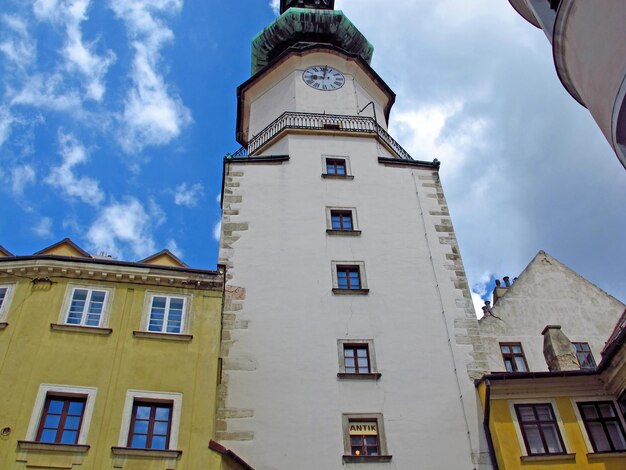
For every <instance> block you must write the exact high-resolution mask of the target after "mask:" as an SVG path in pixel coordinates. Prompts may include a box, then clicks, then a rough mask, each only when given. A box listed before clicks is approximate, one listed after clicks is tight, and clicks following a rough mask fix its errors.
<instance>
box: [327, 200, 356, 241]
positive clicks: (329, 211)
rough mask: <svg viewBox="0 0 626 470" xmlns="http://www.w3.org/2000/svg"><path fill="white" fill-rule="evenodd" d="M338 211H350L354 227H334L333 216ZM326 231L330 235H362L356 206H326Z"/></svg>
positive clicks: (345, 212) (344, 212)
mask: <svg viewBox="0 0 626 470" xmlns="http://www.w3.org/2000/svg"><path fill="white" fill-rule="evenodd" d="M337 213H343V214H347V213H350V220H351V223H352V229H346V228H334V227H333V216H335V215H336V214H337ZM326 233H327V234H329V235H353V236H354V235H361V230H360V229H359V221H358V218H357V211H356V208H355V207H337V206H332V207H326Z"/></svg>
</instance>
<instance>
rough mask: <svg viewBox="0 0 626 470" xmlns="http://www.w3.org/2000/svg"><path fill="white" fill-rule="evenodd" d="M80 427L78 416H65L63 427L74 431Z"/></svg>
mask: <svg viewBox="0 0 626 470" xmlns="http://www.w3.org/2000/svg"><path fill="white" fill-rule="evenodd" d="M78 428H80V416H68V417H67V418H65V429H70V430H73V431H76V430H77V429H78Z"/></svg>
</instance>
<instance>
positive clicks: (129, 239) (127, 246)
mask: <svg viewBox="0 0 626 470" xmlns="http://www.w3.org/2000/svg"><path fill="white" fill-rule="evenodd" d="M153 228H154V221H153V219H152V215H151V214H150V213H149V212H148V211H146V209H145V208H144V206H143V205H142V204H141V203H140V202H139V201H138V200H137V199H135V198H128V199H127V200H126V201H125V202H120V203H118V202H115V203H112V204H110V205H109V206H107V207H105V208H104V209H103V210H102V211H101V212H100V214H99V216H98V218H97V219H96V220H95V221H94V222H93V224H92V225H91V227H90V228H89V230H88V231H87V240H88V242H89V244H90V248H91V249H92V250H93V251H94V252H106V253H108V254H110V255H112V256H114V257H116V258H121V259H123V258H124V256H125V254H126V253H127V252H128V251H130V253H132V255H133V256H134V257H135V258H139V259H142V258H145V257H147V256H150V255H152V254H154V253H155V252H156V249H155V242H154V238H153V235H152V230H153Z"/></svg>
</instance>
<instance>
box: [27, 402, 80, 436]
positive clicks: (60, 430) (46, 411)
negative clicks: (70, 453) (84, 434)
mask: <svg viewBox="0 0 626 470" xmlns="http://www.w3.org/2000/svg"><path fill="white" fill-rule="evenodd" d="M54 400H56V401H63V402H64V403H63V408H62V410H61V414H60V417H59V426H58V427H57V428H56V436H55V438H54V442H46V441H42V437H43V433H44V431H45V430H46V429H54V428H46V426H45V424H46V420H47V418H48V416H50V415H51V414H55V413H50V404H51V403H52V401H54ZM72 402H73V403H81V404H82V409H81V412H80V419H79V423H78V428H77V429H76V430H73V429H67V428H66V427H65V424H66V422H67V418H68V417H69V416H76V415H70V414H69V407H70V403H72ZM86 406H87V396H86V395H59V394H55V393H48V394H46V400H45V402H44V407H43V410H42V411H41V416H40V418H39V426H38V427H37V434H36V435H35V442H37V443H40V444H62V445H78V437H79V436H80V430H81V428H82V425H83V416H84V415H85V408H86ZM65 431H70V432H71V431H75V432H76V439H75V441H74V442H61V440H62V439H63V434H64V433H65Z"/></svg>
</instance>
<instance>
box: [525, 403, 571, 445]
mask: <svg viewBox="0 0 626 470" xmlns="http://www.w3.org/2000/svg"><path fill="white" fill-rule="evenodd" d="M515 413H516V414H517V420H518V423H519V426H520V429H521V431H522V436H523V437H524V444H525V445H526V451H527V452H528V455H553V454H564V453H565V445H564V444H563V438H562V437H561V432H560V431H559V426H558V424H557V420H556V417H555V415H554V410H553V409H552V405H551V404H550V403H532V404H523V405H515Z"/></svg>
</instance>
